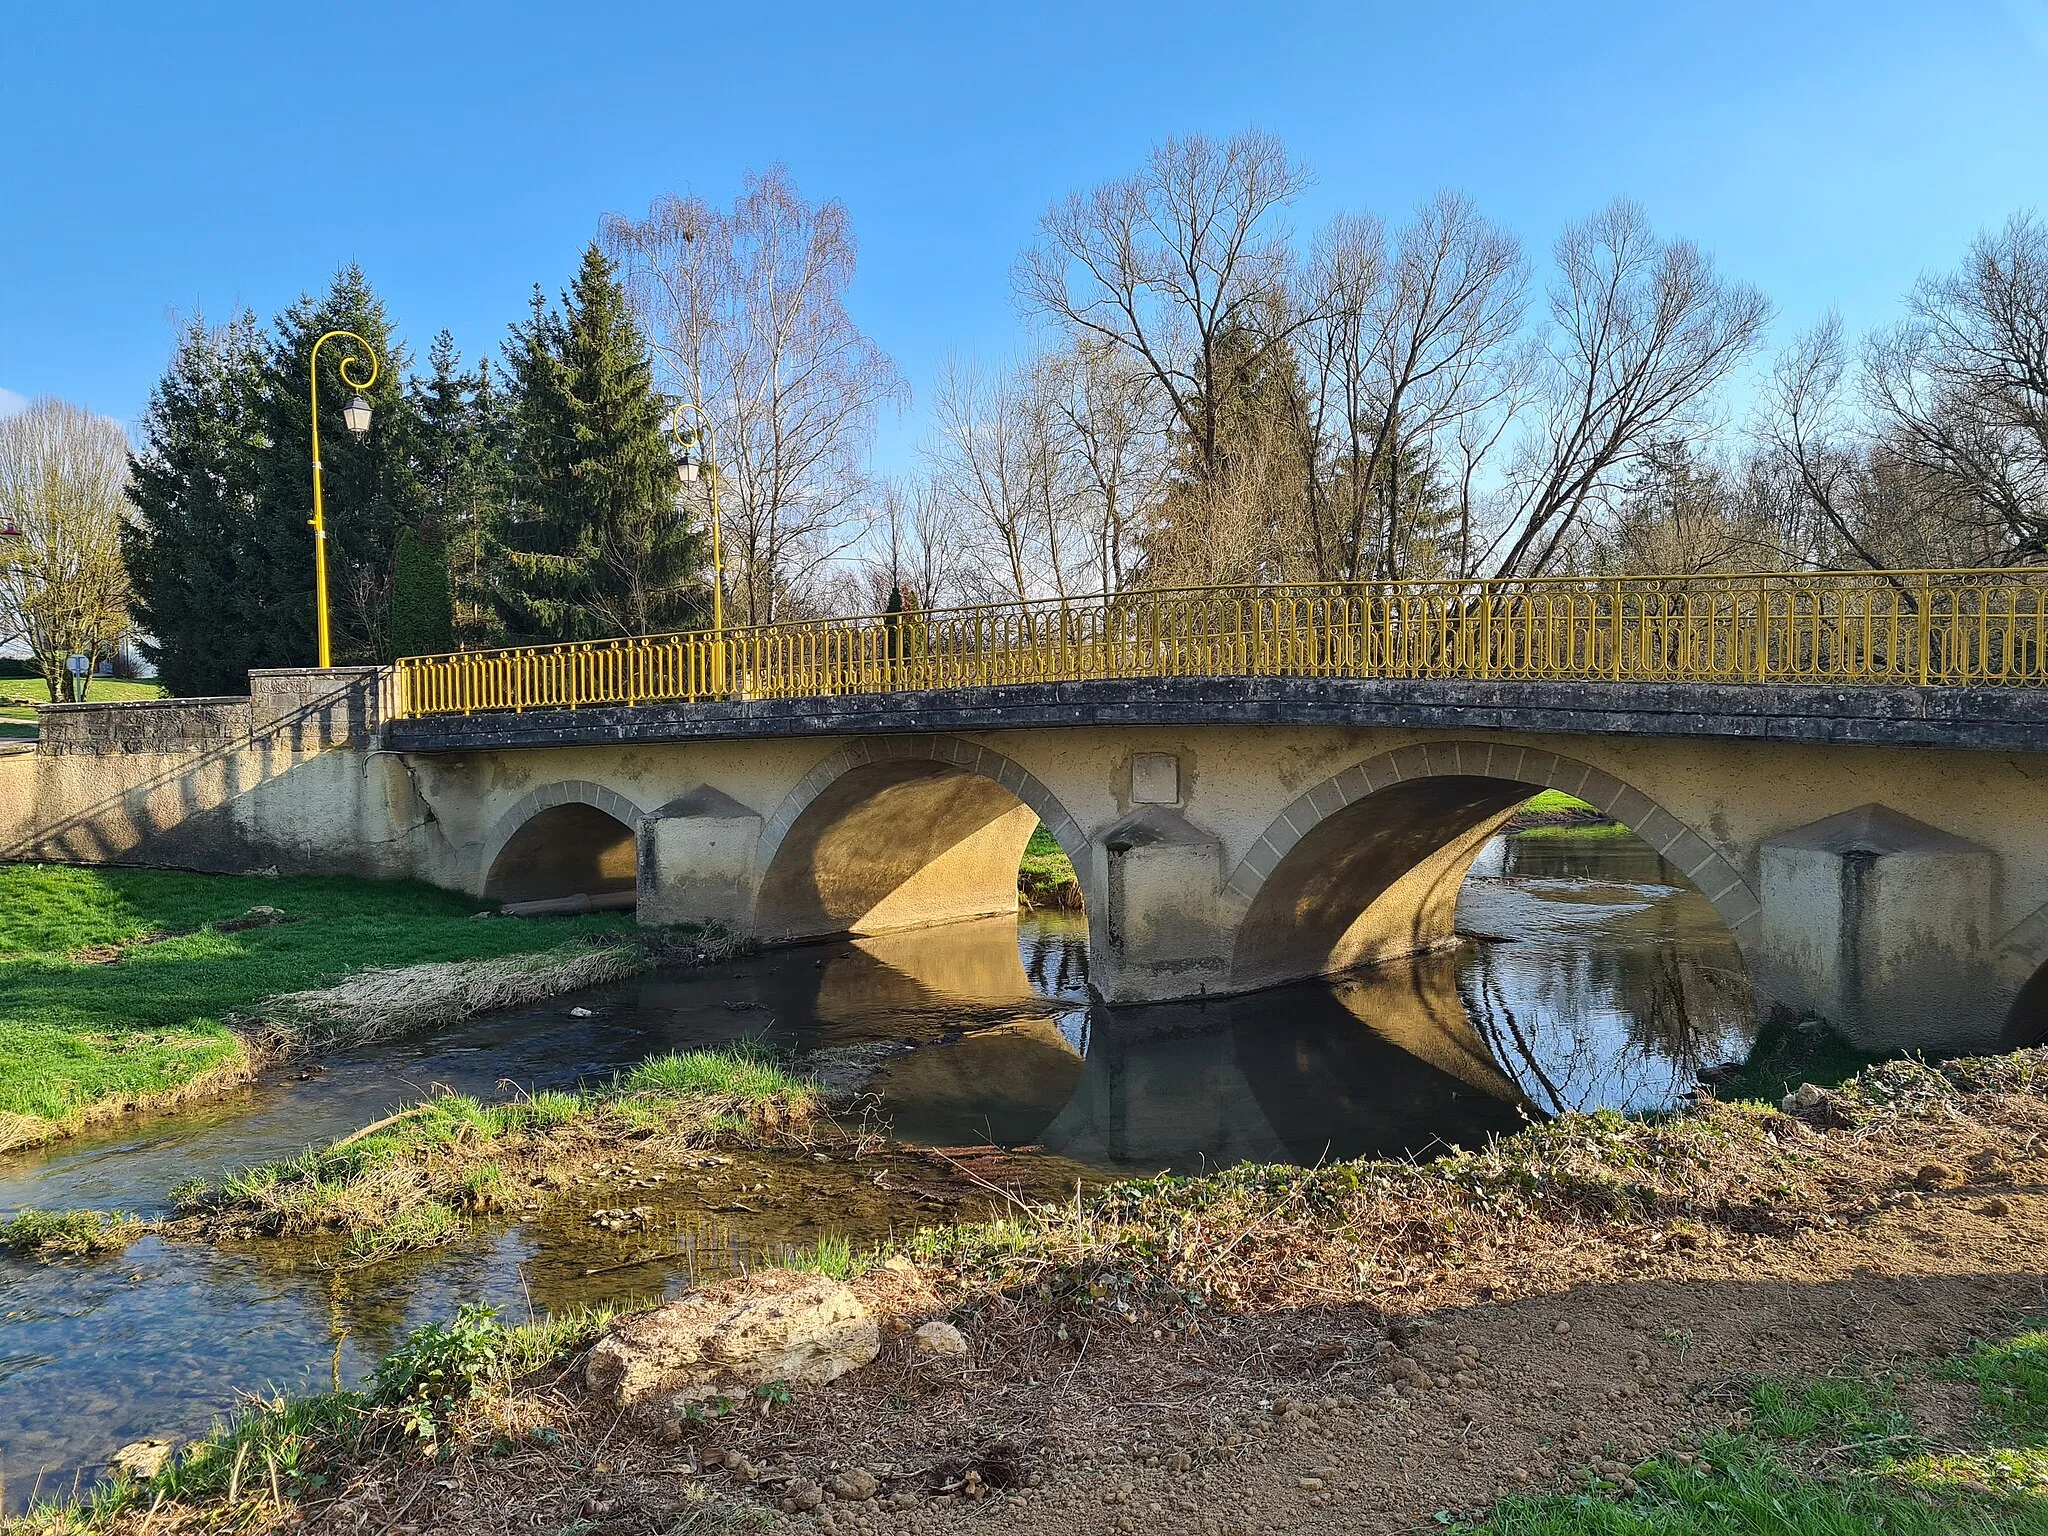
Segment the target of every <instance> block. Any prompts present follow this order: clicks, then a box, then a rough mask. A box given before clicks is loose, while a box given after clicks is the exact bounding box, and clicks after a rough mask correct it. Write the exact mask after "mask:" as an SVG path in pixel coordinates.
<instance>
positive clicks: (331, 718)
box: [249, 667, 391, 752]
mask: <svg viewBox="0 0 2048 1536" xmlns="http://www.w3.org/2000/svg"><path fill="white" fill-rule="evenodd" d="M390 679H391V669H390V668H388V667H326V668H321V667H271V668H266V669H264V670H263V671H260V672H251V673H250V674H249V730H250V733H251V734H252V735H255V736H266V737H272V738H279V739H282V741H283V742H284V743H285V744H286V745H289V746H290V747H292V748H293V749H295V750H297V751H301V752H318V751H323V750H325V749H326V748H329V747H342V746H350V745H361V744H363V743H366V742H367V741H368V740H369V738H370V737H372V736H374V735H376V734H377V732H378V731H380V730H382V729H383V727H384V719H385V715H386V713H387V712H388V708H389V699H390Z"/></svg>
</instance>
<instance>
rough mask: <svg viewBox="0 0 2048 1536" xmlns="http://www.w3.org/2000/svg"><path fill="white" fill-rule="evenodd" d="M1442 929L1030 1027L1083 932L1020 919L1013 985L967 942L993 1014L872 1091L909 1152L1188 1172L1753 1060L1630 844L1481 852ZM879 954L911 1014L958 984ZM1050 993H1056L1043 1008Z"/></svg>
mask: <svg viewBox="0 0 2048 1536" xmlns="http://www.w3.org/2000/svg"><path fill="white" fill-rule="evenodd" d="M1458 920H1459V926H1460V929H1461V931H1463V932H1465V933H1467V934H1468V935H1470V937H1469V938H1468V941H1467V942H1466V943H1465V944H1463V945H1461V946H1459V948H1458V949H1456V950H1453V951H1446V952H1439V953H1436V954H1432V955H1425V956H1420V957H1416V958H1414V959H1409V960H1402V961H1397V962H1394V963H1392V964H1388V965H1384V966H1381V967H1378V968H1376V969H1374V970H1372V971H1368V972H1363V973H1360V974H1357V975H1355V976H1351V977H1346V978H1342V979H1338V980H1334V981H1327V982H1312V983H1303V984H1300V985H1296V986H1289V987H1280V988H1274V989H1271V990H1268V991H1264V992H1258V993H1253V994H1249V995H1246V996H1242V997H1234V998H1224V999H1217V1000H1215V1001H1212V1002H1208V1003H1204V1004H1198V1005H1173V1004H1169V1005H1161V1006H1156V1007H1150V1008H1142V1009H1126V1010H1105V1009H1100V1008H1096V1009H1092V1010H1084V1009H1083V1008H1081V1007H1080V1006H1078V1005H1076V1006H1069V1007H1065V1008H1058V1009H1051V1010H1048V1009H1046V1007H1045V1005H1046V1004H1047V1003H1054V1002H1060V1001H1064V1000H1066V999H1068V998H1071V997H1072V990H1071V982H1072V978H1073V977H1074V975H1075V974H1076V973H1077V972H1078V971H1079V970H1080V969H1081V963H1080V961H1079V959H1078V957H1077V956H1076V954H1075V949H1076V947H1077V944H1078V932H1075V933H1073V934H1071V935H1061V934H1058V933H1049V932H1048V931H1047V930H1046V929H1044V928H1041V927H1037V926H1035V925H1033V924H1029V923H1027V924H1026V925H1025V927H1024V929H1023V930H1022V931H1021V933H1020V935H1019V953H1020V962H1019V969H1020V970H1022V971H1024V974H1023V975H1021V976H1019V975H1018V974H1017V973H1016V972H1014V971H1012V970H1011V968H1010V967H1008V966H1007V965H1004V964H1002V963H1000V961H999V959H998V958H997V954H996V946H995V945H993V944H992V943H991V940H990V937H989V935H990V934H992V933H993V932H994V931H995V928H994V925H990V926H989V927H987V928H985V929H983V932H982V933H981V934H979V935H977V936H976V937H975V938H974V939H973V941H972V942H973V943H974V944H976V945H977V946H978V953H979V954H980V956H981V960H980V963H979V964H978V965H977V966H976V967H974V968H973V969H974V971H975V974H976V976H977V977H978V978H979V979H978V981H977V986H979V987H982V988H993V992H991V991H989V990H984V991H982V992H981V993H980V996H981V997H982V998H989V997H991V996H992V995H1000V996H1001V997H1002V998H1003V1000H1004V1003H1005V1005H1006V1010H1007V1016H1006V1017H1005V1018H1003V1019H1002V1020H1001V1021H999V1022H997V1021H991V1024H990V1025H989V1026H988V1027H983V1028H976V1029H971V1030H970V1032H968V1033H967V1034H965V1035H964V1036H963V1037H962V1038H960V1039H958V1040H956V1041H950V1042H947V1043H943V1044H941V1045H939V1046H938V1047H936V1048H934V1049H931V1050H925V1051H919V1052H917V1053H915V1054H912V1055H909V1056H903V1057H898V1058H896V1059H895V1060H893V1061H892V1062H890V1063H889V1064H888V1065H887V1066H886V1067H885V1069H884V1070H883V1072H882V1074H881V1075H880V1077H879V1078H878V1079H877V1081H876V1083H875V1085H874V1086H875V1089H876V1091H877V1093H878V1094H879V1095H880V1098H881V1101H882V1104H883V1106H884V1108H885V1109H886V1110H887V1111H888V1112H889V1113H890V1114H891V1115H892V1116H893V1117H894V1119H895V1122H896V1125H897V1129H898V1131H899V1132H900V1133H901V1134H903V1135H905V1136H908V1137H912V1138H916V1139H920V1140H927V1141H936V1142H941V1143H945V1142H964V1141H981V1140H991V1141H995V1142H998V1143H1001V1144H1009V1145H1019V1144H1024V1143H1027V1142H1036V1143H1039V1144H1041V1145H1043V1146H1045V1147H1046V1148H1047V1149H1048V1150H1050V1151H1054V1152H1058V1153H1061V1154H1063V1155H1065V1156H1068V1157H1072V1158H1075V1159H1078V1160H1081V1161H1085V1162H1089V1163H1093V1164H1095V1165H1097V1166H1099V1167H1103V1168H1106V1169H1113V1170H1117V1171H1130V1170H1153V1169H1159V1168H1173V1169H1182V1170H1185V1169H1192V1168H1199V1167H1204V1166H1208V1167H1214V1166H1219V1165H1228V1164H1230V1163H1233V1162H1238V1161H1242V1160H1245V1159H1256V1160H1265V1161H1271V1160H1282V1161H1295V1162H1315V1161H1320V1160H1324V1159H1328V1158H1344V1157H1355V1156H1362V1155H1370V1154H1402V1153H1413V1152H1421V1151H1425V1150H1427V1149H1429V1148H1431V1147H1433V1146H1442V1145H1445V1144H1452V1143H1461V1142H1462V1143H1470V1142H1472V1141H1474V1140H1478V1139H1480V1138H1483V1137H1484V1136H1485V1135H1487V1134H1489V1133H1491V1132H1495V1131H1502V1130H1512V1129H1514V1128H1515V1127H1516V1126H1517V1125H1519V1124H1521V1123H1522V1122H1523V1121H1524V1120H1525V1119H1526V1118H1528V1117H1530V1116H1532V1115H1542V1114H1547V1113H1554V1112H1557V1111H1561V1110H1566V1109H1588V1108H1596V1107H1601V1106H1614V1107H1625V1108H1634V1109H1640V1108H1649V1107H1655V1106H1659V1105H1663V1104H1668V1103H1671V1102H1672V1101H1674V1100H1675V1099H1676V1098H1678V1097H1679V1096H1680V1095H1681V1094H1683V1093H1684V1092H1685V1091H1686V1089H1687V1088H1689V1087H1690V1086H1691V1084H1692V1083H1693V1081H1694V1080H1695V1079H1696V1077H1697V1075H1698V1071H1699V1068H1700V1067H1701V1066H1702V1065H1705V1064H1706V1063H1708V1062H1711V1061H1716V1060H1721V1059H1724V1058H1725V1057H1728V1056H1732V1055H1740V1054H1741V1052H1742V1050H1743V1049H1744V1048H1745V1047H1746V1044H1747V1041H1748V1037H1749V1032H1750V1029H1751V1019H1752V1017H1753V1013H1752V1008H1751V1003H1750V998H1749V990H1748V981H1747V977H1746V974H1745V972H1744V970H1743V968H1742V963H1741V959H1740V956H1739V955H1738V954H1737V952H1736V949H1735V945H1734V941H1733V940H1732V939H1731V938H1730V937H1729V935H1728V933H1727V930H1726V928H1725V926H1724V925H1723V924H1722V922H1721V920H1720V917H1719V916H1718V914H1716V913H1715V912H1714V910H1713V908H1712V906H1711V905H1710V904H1709V903H1708V902H1707V901H1706V899H1705V898H1704V897H1702V896H1700V895H1699V894H1698V892H1696V891H1694V890H1692V889H1691V888H1690V887H1689V886H1687V885H1686V884H1685V883H1684V881H1683V880H1682V879H1681V878H1680V877H1679V876H1678V875H1677V874H1676V872H1675V871H1673V870H1671V869H1670V868H1669V866H1667V865H1665V864H1664V863H1663V862H1662V861H1661V860H1660V859H1659V858H1658V857H1657V855H1656V854H1655V852H1654V851H1652V850H1651V849H1650V848H1648V847H1647V846H1646V845H1644V844H1643V843H1641V842H1640V841H1639V840H1637V839H1636V838H1634V837H1633V836H1631V835H1629V834H1627V833H1625V832H1621V831H1619V830H1616V829H1608V828H1600V829H1593V830H1589V831H1586V832H1571V831H1564V832H1549V831H1546V832H1545V833H1543V834H1542V835H1539V836H1527V835H1507V836H1502V837H1498V838H1496V839H1494V841H1493V843H1492V844H1491V845H1490V846H1489V847H1488V848H1487V849H1486V851H1485V852H1484V853H1483V854H1482V856H1481V858H1480V860H1479V862H1478V864H1477V866H1476V867H1475V869H1474V871H1473V875H1472V877H1471V879H1470V880H1469V881H1468V882H1467V887H1466V890H1465V892H1464V893H1463V895H1462V896H1461V898H1460V902H1459V906H1458ZM974 926H976V927H981V926H982V925H974ZM912 938H916V939H918V940H919V941H920V942H916V943H908V942H905V941H907V940H910V939H912ZM966 939H967V936H966V935H964V934H960V935H958V940H959V941H965V940H966ZM890 942H891V943H892V945H897V946H900V947H896V948H892V949H891V950H890V951H888V952H887V957H886V958H887V959H888V960H890V961H893V962H894V963H895V964H897V965H901V966H905V967H912V966H914V967H917V968H918V974H919V975H920V977H921V978H925V979H927V980H928V981H930V982H935V983H937V985H927V986H925V987H924V988H923V990H924V992H925V994H926V995H927V996H928V997H932V998H934V999H936V998H937V997H939V996H941V995H943V994H944V993H945V992H946V991H948V990H950V989H949V987H948V986H947V985H946V984H945V982H944V981H942V980H940V978H941V977H942V976H958V975H961V974H963V968H962V966H961V965H960V964H959V962H958V961H957V960H955V961H941V960H939V959H938V957H939V956H940V955H941V954H942V953H943V952H944V951H945V950H946V947H947V946H948V945H950V944H951V943H953V942H956V938H955V936H954V935H945V936H941V935H938V934H927V935H921V936H910V935H899V936H897V937H896V939H895V940H892V941H890ZM860 947H861V948H863V949H866V948H867V947H868V941H863V944H862V945H861V946H860ZM869 958H870V959H872V960H875V961H882V960H884V958H885V956H884V954H883V953H882V952H879V951H872V950H871V951H870V952H869ZM1049 976H1064V977H1066V978H1067V980H1068V983H1069V984H1068V986H1064V987H1059V988H1057V989H1054V988H1049V987H1047V986H1046V985H1045V982H1044V980H1043V978H1046V977H1049ZM998 977H1000V978H1001V979H1000V980H996V978H998ZM1020 989H1021V991H1022V992H1025V993H1028V994H1029V996H1030V997H1031V998H1035V999H1037V1009H1038V1011H1036V1012H1034V1011H1033V1004H1032V1002H1030V1001H1021V1000H1020ZM828 990H829V989H828ZM1048 994H1051V995H1048ZM954 995H955V996H959V994H957V993H956V994H954ZM960 1000H961V1002H962V1003H963V1004H966V1003H967V999H966V998H965V997H961V999H960ZM819 1001H820V1007H819V1016H820V1018H821V1020H822V1019H823V1018H825V1017H827V1016H829V1015H830V1014H832V1013H833V1012H835V1011H836V1010H834V1009H833V1008H832V1007H831V1006H830V1004H829V1001H828V997H827V995H826V993H821V996H820V1000H819ZM969 1006H970V1007H973V1006H975V1005H971V1004H970V1005H969ZM981 1006H985V1004H983V1005H981ZM938 1007H939V1011H940V1012H942V1013H943V1011H944V1004H943V1002H941V1003H939V1005H938Z"/></svg>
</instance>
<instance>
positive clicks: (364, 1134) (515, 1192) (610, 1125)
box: [0, 1047, 823, 1259]
mask: <svg viewBox="0 0 2048 1536" xmlns="http://www.w3.org/2000/svg"><path fill="white" fill-rule="evenodd" d="M822 1109H823V1100H822V1099H821V1098H820V1096H819V1094H818V1093H817V1091H816V1090H815V1089H814V1088H813V1087H812V1086H811V1085H810V1084H809V1083H807V1082H805V1081H803V1080H802V1079H800V1078H796V1077H792V1076H791V1075H790V1074H789V1073H787V1072H785V1071H784V1070H783V1069H782V1068H781V1067H780V1066H778V1065H777V1064H776V1063H775V1062H774V1060H773V1059H772V1058H770V1057H769V1056H767V1055H766V1054H764V1053H762V1052H759V1051H756V1050H752V1049H748V1048H744V1047H732V1048H728V1049H725V1050H714V1051H687V1052H680V1053H676V1054H672V1055H667V1056H657V1057H653V1058H651V1059H649V1060H647V1061H644V1062H642V1063H640V1065H639V1066H637V1067H635V1068H633V1070H632V1071H630V1072H626V1073H623V1074H621V1075H620V1076H619V1077H618V1078H616V1079H614V1080H613V1081H612V1082H611V1083H609V1084H607V1085H605V1086H604V1087H602V1088H596V1089H591V1090H587V1091H584V1092H580V1093H567V1092H544V1093H535V1094H529V1095H525V1096H522V1097H520V1098H517V1099H512V1100H508V1101H506V1102H503V1103H498V1104H484V1103H480V1102H478V1101H477V1100H476V1099H474V1098H471V1097H469V1096H467V1095H464V1094H444V1095H442V1096H441V1097H438V1098H434V1099H429V1100H427V1101H425V1102H424V1103H421V1104H417V1105H414V1106H413V1107H411V1108H410V1109H407V1110H403V1111H400V1112H399V1113H398V1114H396V1115H393V1116H391V1117H389V1118H388V1119H387V1120H386V1121H384V1122H380V1123H379V1125H377V1126H375V1127H369V1128H366V1129H365V1130H362V1131H358V1132H356V1133H355V1134H354V1135H352V1136H348V1137H344V1138H343V1139H342V1140H340V1141H338V1142H336V1143H335V1144H334V1145H333V1146H331V1147H328V1148H326V1149H324V1150H320V1151H312V1152H306V1153H303V1154H301V1155H300V1156H298V1157H294V1158H287V1159H284V1160H282V1161H279V1162H274V1163H268V1164H265V1165H263V1166H262V1167H258V1168H252V1169H248V1170H245V1171H243V1172H241V1173H238V1174H235V1175H234V1176H233V1177H231V1178H229V1179H228V1180H227V1181H226V1182H225V1183H223V1184H221V1185H218V1186H214V1187H195V1188H188V1189H185V1190H181V1191H179V1193H178V1214H179V1215H180V1216H183V1217H186V1218H188V1219H189V1220H188V1222H186V1223H183V1224H180V1223H174V1224H173V1227H172V1230H173V1231H179V1230H181V1228H182V1230H183V1231H184V1232H186V1233H187V1234H189V1233H190V1230H191V1226H192V1224H193V1223H196V1224H197V1227H198V1229H199V1233H200V1234H201V1235H204V1236H207V1237H213V1238H219V1237H240V1236H251V1235H262V1236H268V1237H282V1236H303V1235H308V1234H313V1233H321V1232H346V1233H347V1234H348V1242H347V1249H346V1255H347V1257H349V1258H351V1259H370V1258H381V1257H384V1256H387V1255H389V1254H393V1253H400V1252H405V1251H407V1250H412V1249H420V1248H428V1247H433V1246H435V1245H436V1244H439V1243H443V1242H446V1241H449V1240H450V1239H452V1238H454V1237H456V1236H457V1235H459V1234H460V1233H461V1232H462V1231H463V1230H464V1228H465V1227H466V1225H467V1224H468V1222H469V1220H470V1219H471V1218H472V1217H475V1216H478V1215H483V1214H487V1213H490V1212H493V1211H499V1210H503V1209H505V1208H507V1207H508V1206H516V1205H520V1204H524V1203H525V1202H527V1201H529V1200H532V1199H535V1198H537V1197H544V1196H546V1195H548V1194H551V1193H552V1192H554V1191H555V1190H556V1189H558V1188H560V1187H562V1186H563V1185H565V1184H567V1183H568V1182H569V1177H568V1176H569V1175H570V1173H571V1172H572V1171H573V1170H575V1169H577V1168H580V1167H582V1166H583V1165H585V1164H587V1163H588V1162H590V1161H591V1159H592V1158H593V1157H594V1156H596V1155H599V1154H614V1155H615V1154H618V1153H620V1152H621V1151H623V1150H625V1149H628V1148H630V1150H631V1153H632V1155H633V1156H634V1157H635V1158H636V1159H640V1160H644V1161H647V1162H649V1163H658V1162H660V1161H662V1160H663V1159H664V1158H668V1157H673V1156H675V1155H676V1154H678V1153H681V1152H685V1151H688V1150H690V1149H692V1148H697V1147H703V1146H708V1145H712V1144H715V1143H718V1142H721V1141H728V1140H732V1139H735V1138H741V1137H744V1138H748V1139H750V1140H759V1139H760V1138H761V1137H763V1136H764V1135H775V1134H781V1133H786V1132H789V1131H793V1130H796V1129H798V1128H800V1127H802V1126H804V1125H807V1124H808V1123H810V1122H811V1121H812V1120H814V1119H815V1118H816V1117H817V1116H818V1115H819V1114H820V1112H821V1111H822ZM4 1235H7V1234H5V1233H0V1236H4ZM65 1235H66V1236H69V1235H70V1234H65ZM114 1235H115V1236H118V1235H120V1233H119V1229H118V1228H117V1229H116V1233H115V1234H114ZM112 1240H113V1239H112V1237H110V1239H109V1241H112Z"/></svg>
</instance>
